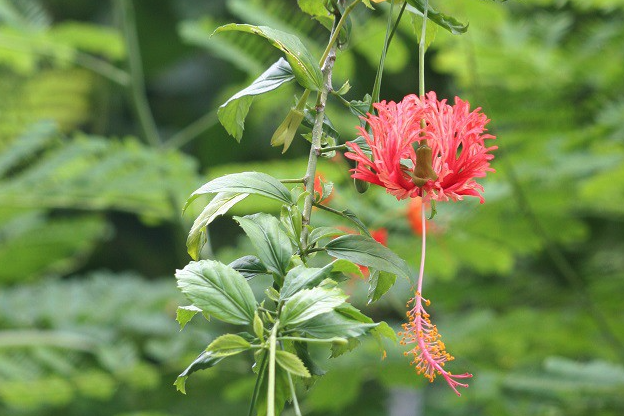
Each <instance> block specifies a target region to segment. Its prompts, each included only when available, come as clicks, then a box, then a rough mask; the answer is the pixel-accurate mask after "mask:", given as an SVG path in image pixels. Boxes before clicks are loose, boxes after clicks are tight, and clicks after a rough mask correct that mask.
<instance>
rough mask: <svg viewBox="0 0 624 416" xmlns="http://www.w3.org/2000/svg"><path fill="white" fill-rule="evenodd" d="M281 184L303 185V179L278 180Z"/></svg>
mask: <svg viewBox="0 0 624 416" xmlns="http://www.w3.org/2000/svg"><path fill="white" fill-rule="evenodd" d="M280 182H281V183H305V178H298V179H280Z"/></svg>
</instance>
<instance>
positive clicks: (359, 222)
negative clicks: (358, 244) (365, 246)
mask: <svg viewBox="0 0 624 416" xmlns="http://www.w3.org/2000/svg"><path fill="white" fill-rule="evenodd" d="M342 215H343V216H344V217H345V218H346V219H348V220H349V221H351V222H353V223H354V224H355V225H356V226H357V227H358V228H359V229H360V230H362V231H363V232H364V234H366V235H367V236H369V237H370V231H368V228H367V227H366V225H364V223H363V222H362V220H360V218H359V217H358V216H357V215H355V213H354V212H353V211H351V210H350V209H345V210H343V211H342Z"/></svg>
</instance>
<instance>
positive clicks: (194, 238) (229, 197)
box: [186, 192, 249, 260]
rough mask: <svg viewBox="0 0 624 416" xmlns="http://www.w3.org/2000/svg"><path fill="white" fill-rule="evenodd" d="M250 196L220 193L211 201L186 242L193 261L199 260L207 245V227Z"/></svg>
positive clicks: (194, 224) (192, 228)
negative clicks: (203, 248) (202, 250)
mask: <svg viewBox="0 0 624 416" xmlns="http://www.w3.org/2000/svg"><path fill="white" fill-rule="evenodd" d="M248 195H249V194H239V193H230V192H219V193H218V194H217V195H216V196H215V197H214V198H213V199H212V201H210V203H209V204H208V205H206V208H204V210H203V211H202V213H201V214H199V216H198V217H197V218H196V219H195V222H194V223H193V226H192V227H191V230H190V231H189V235H188V238H187V240H186V249H187V251H188V253H189V255H190V256H191V257H192V258H193V260H198V259H199V253H200V251H201V249H202V247H203V246H204V244H206V226H208V225H209V224H210V223H211V222H212V221H214V219H215V218H217V217H218V216H219V215H223V214H225V213H226V212H227V211H228V210H229V209H230V208H232V207H233V206H234V205H236V204H237V203H238V202H240V201H242V200H243V199H245V198H246V197H247V196H248Z"/></svg>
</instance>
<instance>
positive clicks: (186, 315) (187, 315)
mask: <svg viewBox="0 0 624 416" xmlns="http://www.w3.org/2000/svg"><path fill="white" fill-rule="evenodd" d="M201 311H202V310H201V309H199V308H198V307H197V306H193V305H189V306H178V310H177V312H176V321H178V323H179V324H180V331H182V330H183V329H184V327H185V326H186V324H187V323H189V322H190V320H191V319H193V317H194V316H195V315H196V314H197V313H198V312H201Z"/></svg>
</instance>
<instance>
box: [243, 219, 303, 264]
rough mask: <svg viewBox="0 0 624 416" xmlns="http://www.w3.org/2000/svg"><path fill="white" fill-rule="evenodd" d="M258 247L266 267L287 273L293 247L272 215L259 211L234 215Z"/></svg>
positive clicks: (261, 259)
mask: <svg viewBox="0 0 624 416" xmlns="http://www.w3.org/2000/svg"><path fill="white" fill-rule="evenodd" d="M234 219H235V220H236V221H237V222H238V223H239V224H240V226H241V227H242V228H243V230H244V231H245V234H247V236H248V237H249V239H250V240H251V243H252V244H253V246H254V247H255V249H256V252H257V254H258V258H259V259H260V261H261V262H262V263H263V264H264V265H265V266H266V268H267V269H268V270H269V271H271V272H273V273H276V274H277V275H279V276H284V275H286V270H288V265H289V264H290V258H291V257H292V255H293V248H292V245H291V243H290V238H288V235H287V234H286V232H285V231H284V230H282V228H281V226H280V222H279V220H278V219H277V218H275V217H274V216H272V215H269V214H264V213H259V214H254V215H246V216H244V217H242V218H241V217H234Z"/></svg>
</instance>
